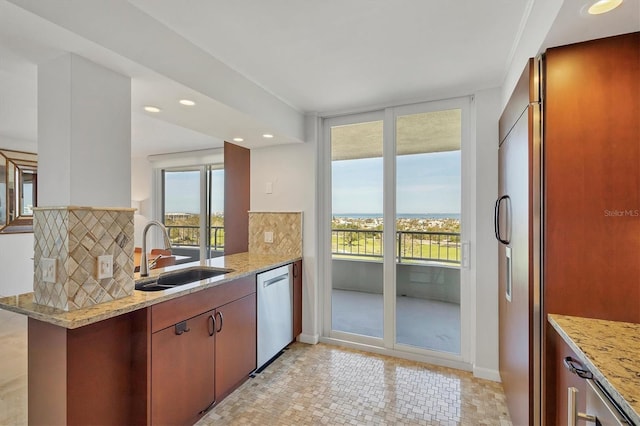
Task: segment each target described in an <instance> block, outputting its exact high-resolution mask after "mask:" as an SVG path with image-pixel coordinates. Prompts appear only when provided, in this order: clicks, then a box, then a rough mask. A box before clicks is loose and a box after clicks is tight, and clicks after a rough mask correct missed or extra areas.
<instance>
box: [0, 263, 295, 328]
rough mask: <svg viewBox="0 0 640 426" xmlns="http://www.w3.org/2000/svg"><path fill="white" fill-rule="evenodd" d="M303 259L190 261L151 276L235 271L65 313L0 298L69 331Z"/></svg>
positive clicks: (27, 299)
mask: <svg viewBox="0 0 640 426" xmlns="http://www.w3.org/2000/svg"><path fill="white" fill-rule="evenodd" d="M300 259H302V257H300V256H295V255H294V256H291V255H263V254H254V253H238V254H233V255H229V256H221V257H216V258H213V259H207V260H206V261H203V262H200V261H196V262H189V263H184V264H181V265H175V266H170V267H167V268H159V269H154V270H152V271H151V277H150V278H152V277H154V276H157V275H160V274H162V273H163V272H172V271H178V270H180V269H185V268H189V267H194V266H211V267H216V268H225V269H232V270H233V271H232V272H229V273H227V274H224V275H222V276H219V277H214V278H209V279H206V280H202V281H200V282H198V283H193V284H187V285H184V286H180V287H176V288H174V289H170V290H164V291H157V292H143V291H138V290H134V291H133V294H132V295H130V296H127V297H123V298H121V299H117V300H113V301H110V302H104V303H99V304H97V305H93V306H90V307H88V308H83V309H78V310H74V311H69V312H67V311H63V310H60V309H56V308H50V307H48V306H44V305H38V304H35V303H34V302H33V292H30V293H23V294H19V295H15V296H8V297H2V298H0V309H5V310H7V311H12V312H16V313H19V314H23V315H26V316H28V317H30V318H34V319H37V320H39V321H43V322H47V323H50V324H54V325H57V326H60V327H64V328H67V329H75V328H79V327H83V326H85V325H89V324H93V323H96V322H100V321H103V320H106V319H109V318H113V317H116V316H118V315H122V314H126V313H129V312H133V311H136V310H138V309H144V308H147V307H149V306H153V305H155V304H158V303H162V302H166V301H167V300H172V299H175V298H178V297H181V296H185V295H187V294H191V293H196V292H198V291H202V290H206V289H207V288H211V287H215V286H217V285H220V284H224V283H226V282H229V281H233V280H236V279H238V278H242V277H245V276H247V275H251V274H256V273H260V272H264V271H267V270H269V269H273V268H277V267H279V266H282V265H287V264H289V263H293V262H296V261H298V260H300ZM148 279H149V278H140V277H139V275H138V274H137V273H136V275H135V277H134V280H135V281H141V280H148Z"/></svg>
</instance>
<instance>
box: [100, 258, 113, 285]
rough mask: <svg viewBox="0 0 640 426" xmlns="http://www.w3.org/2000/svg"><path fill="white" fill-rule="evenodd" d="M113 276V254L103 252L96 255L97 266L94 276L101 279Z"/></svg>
mask: <svg viewBox="0 0 640 426" xmlns="http://www.w3.org/2000/svg"><path fill="white" fill-rule="evenodd" d="M111 277H113V255H111V254H105V255H102V256H98V267H97V271H96V278H97V279H99V280H103V279H105V278H111Z"/></svg>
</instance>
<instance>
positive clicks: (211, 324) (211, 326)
mask: <svg viewBox="0 0 640 426" xmlns="http://www.w3.org/2000/svg"><path fill="white" fill-rule="evenodd" d="M208 319H209V324H207V325H208V326H209V336H213V334H214V333H215V330H216V319H215V318H214V317H213V315H209V318H208Z"/></svg>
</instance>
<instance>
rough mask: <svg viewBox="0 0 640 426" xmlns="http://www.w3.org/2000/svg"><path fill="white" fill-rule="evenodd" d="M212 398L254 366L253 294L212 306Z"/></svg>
mask: <svg viewBox="0 0 640 426" xmlns="http://www.w3.org/2000/svg"><path fill="white" fill-rule="evenodd" d="M215 318H216V333H215V341H216V348H215V373H216V379H215V383H216V401H221V400H222V398H224V397H225V396H227V395H228V394H229V393H231V392H232V391H233V390H234V389H235V388H236V387H238V386H239V385H240V384H241V383H242V382H244V381H245V380H246V379H247V377H248V376H249V374H250V373H251V372H252V371H253V370H255V369H256V294H255V293H253V294H250V295H248V296H245V297H243V298H242V299H239V300H236V301H234V302H231V303H228V304H226V305H224V306H220V307H219V308H217V309H216V317H215Z"/></svg>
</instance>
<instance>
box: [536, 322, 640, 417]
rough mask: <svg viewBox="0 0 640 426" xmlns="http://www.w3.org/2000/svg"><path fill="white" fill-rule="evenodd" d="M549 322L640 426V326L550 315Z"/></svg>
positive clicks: (610, 394) (608, 392)
mask: <svg viewBox="0 0 640 426" xmlns="http://www.w3.org/2000/svg"><path fill="white" fill-rule="evenodd" d="M548 321H549V323H550V324H551V326H552V327H553V328H554V329H555V330H556V331H557V332H558V334H560V336H561V337H562V339H563V340H564V341H565V342H566V343H567V345H569V347H570V348H571V349H572V350H573V351H574V352H575V353H576V355H577V357H578V358H579V360H580V361H581V362H582V363H583V364H584V366H585V367H586V368H587V369H588V370H589V371H591V373H592V374H593V377H594V379H595V380H596V381H597V382H598V383H600V384H601V385H602V387H603V388H604V390H605V391H606V392H607V394H609V396H610V397H611V398H612V399H613V400H614V401H615V403H616V404H617V405H618V407H619V408H620V409H621V410H622V411H623V412H624V413H625V414H626V415H627V417H629V419H630V420H631V421H632V422H634V424H636V425H640V415H639V413H640V351H639V350H638V349H639V348H640V324H634V323H628V322H619V321H607V320H600V319H592V318H581V317H572V316H567V315H556V314H549V315H548Z"/></svg>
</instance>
